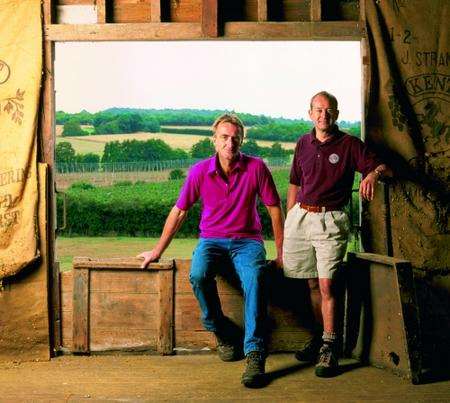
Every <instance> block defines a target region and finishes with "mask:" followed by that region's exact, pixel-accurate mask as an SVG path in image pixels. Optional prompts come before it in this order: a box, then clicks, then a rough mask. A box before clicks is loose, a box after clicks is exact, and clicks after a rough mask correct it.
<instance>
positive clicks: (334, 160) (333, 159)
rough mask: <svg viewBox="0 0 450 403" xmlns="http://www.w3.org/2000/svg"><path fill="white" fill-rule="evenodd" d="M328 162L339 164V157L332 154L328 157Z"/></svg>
mask: <svg viewBox="0 0 450 403" xmlns="http://www.w3.org/2000/svg"><path fill="white" fill-rule="evenodd" d="M328 161H330V162H331V163H332V164H337V163H338V162H339V155H337V154H330V156H329V157H328Z"/></svg>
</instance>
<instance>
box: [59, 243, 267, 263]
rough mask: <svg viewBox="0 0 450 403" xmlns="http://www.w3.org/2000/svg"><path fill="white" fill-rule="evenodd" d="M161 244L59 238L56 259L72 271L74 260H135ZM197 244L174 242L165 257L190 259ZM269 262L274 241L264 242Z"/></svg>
mask: <svg viewBox="0 0 450 403" xmlns="http://www.w3.org/2000/svg"><path fill="white" fill-rule="evenodd" d="M157 241H158V239H157V238H131V237H74V238H67V237H59V238H57V240H56V256H57V261H59V262H60V264H61V266H60V270H61V271H68V270H71V269H72V259H73V257H74V256H88V257H94V258H103V257H105V258H106V257H133V256H136V255H138V254H139V253H141V252H143V251H145V250H150V249H151V248H152V246H154V245H155V244H156V242H157ZM196 244H197V239H194V238H175V239H174V240H172V242H171V244H170V246H169V247H168V248H167V250H166V252H165V253H164V256H165V257H167V258H185V259H190V258H191V256H192V251H193V250H194V248H195V245H196ZM265 246H266V250H267V258H268V259H273V258H274V257H275V243H274V241H270V240H269V241H265Z"/></svg>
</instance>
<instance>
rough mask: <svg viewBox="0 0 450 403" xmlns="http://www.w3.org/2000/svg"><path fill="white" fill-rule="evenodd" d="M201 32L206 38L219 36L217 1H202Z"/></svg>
mask: <svg viewBox="0 0 450 403" xmlns="http://www.w3.org/2000/svg"><path fill="white" fill-rule="evenodd" d="M202 32H203V35H204V36H206V37H208V38H217V37H218V36H219V2H218V0H203V3H202Z"/></svg>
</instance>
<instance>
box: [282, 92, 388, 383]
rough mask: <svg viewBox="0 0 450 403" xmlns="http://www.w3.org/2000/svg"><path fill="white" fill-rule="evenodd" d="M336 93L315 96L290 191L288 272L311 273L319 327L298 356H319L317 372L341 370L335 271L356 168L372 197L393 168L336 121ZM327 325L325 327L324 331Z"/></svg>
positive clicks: (366, 195) (298, 275) (285, 260)
mask: <svg viewBox="0 0 450 403" xmlns="http://www.w3.org/2000/svg"><path fill="white" fill-rule="evenodd" d="M338 115H339V111H338V103H337V99H336V98H335V97H334V96H333V95H331V94H329V93H328V92H326V91H322V92H319V93H318V94H316V95H314V96H313V97H312V99H311V104H310V110H309V116H310V118H311V120H312V121H313V123H314V128H313V129H312V131H311V132H310V133H307V134H305V135H304V136H302V137H300V139H299V140H298V142H297V146H296V149H295V154H294V160H293V163H292V168H291V174H290V184H289V187H288V194H287V211H288V213H287V217H286V223H285V230H284V246H283V264H284V273H285V276H286V277H292V278H300V279H307V280H308V285H309V288H310V296H311V302H312V308H313V312H314V316H315V318H316V322H317V327H316V329H315V332H314V333H315V336H314V337H313V338H312V340H311V341H310V342H308V343H306V344H305V346H304V348H303V349H302V350H299V351H297V353H296V358H297V359H299V360H300V361H310V362H315V361H316V360H318V362H317V365H316V375H317V376H321V377H329V376H334V375H336V374H337V368H338V361H337V355H336V339H337V336H336V331H335V325H336V324H335V304H336V300H335V289H334V286H335V281H334V280H335V275H336V272H337V271H338V270H339V268H340V267H341V263H342V260H343V258H344V255H345V252H346V248H347V238H348V233H349V219H348V217H347V214H346V213H345V212H344V211H343V210H344V206H345V205H346V204H347V203H348V202H349V200H350V198H351V193H352V185H353V180H354V174H355V171H358V172H361V173H362V175H363V178H364V179H363V180H362V181H361V185H360V189H359V191H360V195H361V197H363V198H365V199H367V200H372V198H373V195H374V191H375V183H376V181H377V180H378V179H379V178H380V177H382V176H391V175H392V172H391V170H390V169H389V168H388V167H387V166H386V165H384V164H383V163H381V161H380V160H379V159H378V158H377V157H376V156H375V154H373V153H372V152H371V151H370V150H369V149H368V148H367V146H366V145H365V144H364V143H363V142H362V141H360V140H359V139H358V138H356V137H353V136H350V135H348V134H345V133H343V132H341V131H340V130H339V129H338V127H337V125H336V124H335V122H336V120H337V118H338ZM322 331H323V333H322Z"/></svg>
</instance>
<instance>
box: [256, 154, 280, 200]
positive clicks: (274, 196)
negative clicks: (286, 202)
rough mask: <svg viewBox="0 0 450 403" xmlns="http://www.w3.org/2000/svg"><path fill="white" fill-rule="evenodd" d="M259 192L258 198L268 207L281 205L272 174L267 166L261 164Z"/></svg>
mask: <svg viewBox="0 0 450 403" xmlns="http://www.w3.org/2000/svg"><path fill="white" fill-rule="evenodd" d="M258 179H259V191H258V196H259V197H260V199H261V201H262V202H263V203H264V205H266V206H276V205H278V204H280V203H281V200H280V196H279V194H278V191H277V188H276V186H275V182H274V181H273V177H272V174H271V173H270V171H269V168H267V165H266V164H264V163H263V162H261V169H260V175H259V178H258Z"/></svg>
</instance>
